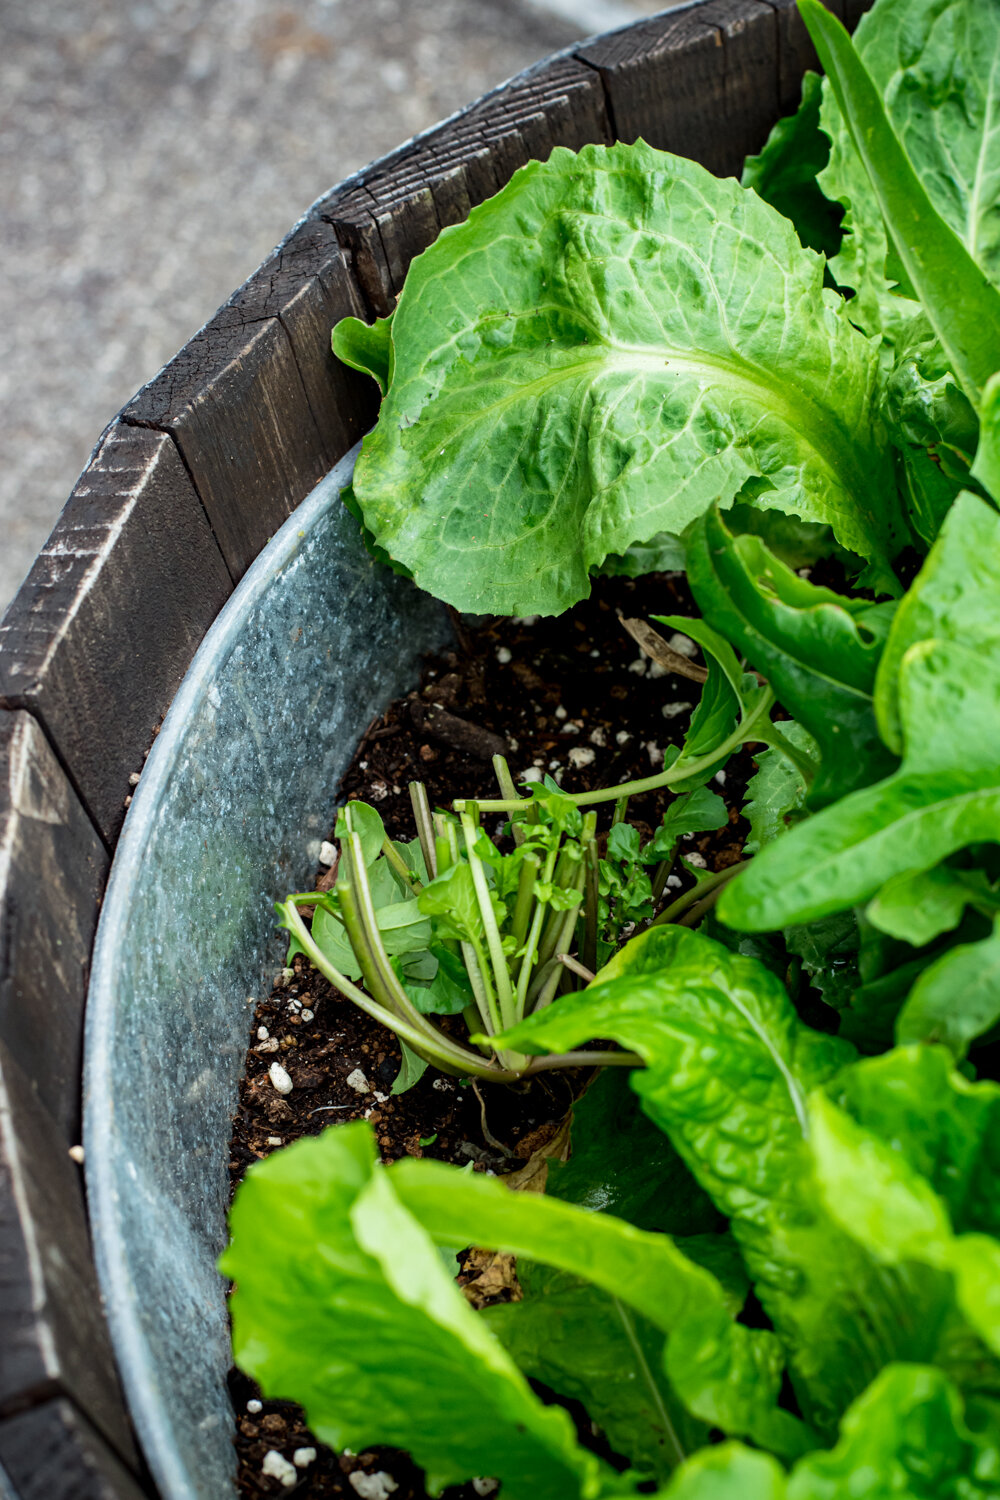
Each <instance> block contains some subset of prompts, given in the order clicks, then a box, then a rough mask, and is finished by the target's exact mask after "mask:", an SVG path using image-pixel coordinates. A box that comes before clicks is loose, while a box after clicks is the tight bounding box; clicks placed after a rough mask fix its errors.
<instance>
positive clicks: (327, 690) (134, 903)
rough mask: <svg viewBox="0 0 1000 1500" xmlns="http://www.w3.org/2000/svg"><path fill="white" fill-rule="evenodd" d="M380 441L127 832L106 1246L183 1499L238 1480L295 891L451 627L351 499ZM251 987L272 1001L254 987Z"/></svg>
mask: <svg viewBox="0 0 1000 1500" xmlns="http://www.w3.org/2000/svg"><path fill="white" fill-rule="evenodd" d="M356 452H357V450H356V449H355V450H352V452H351V453H349V454H348V455H347V456H346V458H344V459H343V460H342V461H341V463H340V464H338V466H337V467H336V469H334V470H333V471H332V473H331V474H330V475H329V476H328V477H327V478H326V479H324V480H323V481H322V483H321V484H320V485H318V487H317V488H316V490H315V491H314V492H313V494H312V495H311V496H310V497H309V498H308V499H307V500H306V501H304V502H303V504H302V505H301V506H300V507H299V509H298V510H297V511H296V512H295V514H294V515H293V516H292V517H291V518H290V519H289V520H288V522H287V523H286V524H285V525H284V526H283V527H282V528H281V530H280V531H279V532H278V533H277V535H276V536H275V537H274V538H273V539H272V541H271V542H270V543H269V544H268V546H267V547H266V548H265V549H264V551H263V552H262V553H261V555H260V556H259V557H258V559H257V560H256V562H255V563H254V564H253V566H252V567H251V568H250V570H249V571H248V573H247V574H246V576H245V578H244V579H243V581H242V583H241V584H240V586H239V588H238V589H237V590H236V593H235V594H234V595H233V597H232V599H231V600H230V601H229V603H228V604H227V605H226V607H225V608H224V609H223V611H222V613H221V614H220V615H219V617H218V619H217V621H216V622H215V624H214V625H213V626H212V628H211V630H210V631H209V633H208V635H207V636H206V637H205V640H204V642H203V644H202V646H201V647H200V649H199V651H198V653H197V655H196V656H195V658H194V661H193V662H192V665H191V668H190V670H189V672H188V673H187V676H186V677H185V679H184V682H183V684H182V686H181V689H180V691H179V693H178V695H177V697H176V699H175V700H174V703H173V706H172V707H171V709H170V712H169V714H168V715H167V717H166V719H165V721H164V725H163V729H162V730H161V732H160V735H159V737H158V738H157V740H156V742H155V744H154V746H153V749H152V751H151V752H150V755H149V758H148V760H147V762H146V766H145V769H144V771H143V775H142V780H141V782H140V784H139V786H138V789H137V791H136V793H135V797H134V800H133V802H132V806H131V807H130V809H129V812H128V815H127V818H126V821H125V827H124V830H123V833H122V837H121V840H120V842H119V845H118V850H117V854H116V856H115V861H114V865H113V867H112V873H111V879H110V882H109V885H108V890H107V895H106V898H105V903H104V909H103V913H102V917H101V923H100V927H99V929H98V935H97V943H96V946H95V949H94V961H93V970H92V977H91V984H90V993H89V999H88V1009H87V1024H86V1063H85V1069H84V1141H85V1150H86V1174H87V1191H88V1197H89V1205H90V1216H91V1223H92V1229H93V1237H94V1250H95V1257H96V1261H97V1269H98V1275H99V1277H100V1282H101V1288H102V1292H103V1295H104V1298H105V1301H106V1305H107V1313H108V1319H109V1322H110V1325H111V1332H112V1337H113V1340H114V1345H115V1352H116V1355H117V1358H118V1363H119V1367H120V1369H121V1373H122V1378H123V1381H124V1385H125V1390H126V1395H127V1398H128V1402H129V1407H130V1409H131V1414H132V1418H133V1421H134V1422H135V1426H136V1429H137V1431H138V1434H139V1438H140V1441H141V1443H142V1446H143V1449H144V1452H145V1455H146V1458H147V1460H148V1462H149V1466H150V1468H151V1470H152V1472H153V1476H154V1478H155V1479H156V1482H157V1484H158V1485H159V1487H160V1490H161V1493H162V1495H163V1497H164V1500H222V1497H223V1496H225V1495H226V1494H233V1493H235V1485H234V1479H235V1472H236V1460H235V1452H234V1450H233V1448H232V1427H233V1422H232V1412H231V1409H230V1406H229V1401H228V1397H227V1393H226V1384H225V1376H226V1371H227V1369H228V1367H229V1365H230V1363H231V1354H230V1346H229V1327H228V1319H227V1315H226V1305H225V1285H224V1283H223V1281H222V1280H221V1278H220V1277H219V1275H218V1274H217V1272H216V1270H215V1261H216V1257H217V1256H218V1254H219V1252H220V1251H221V1249H222V1247H223V1243H224V1239H225V1212H226V1205H227V1197H228V1182H227V1172H226V1164H227V1160H228V1142H229V1134H230V1120H231V1117H232V1114H233V1112H234V1110H235V1107H236V1102H237V1084H238V1080H239V1076H240V1072H241V1069H242V1063H243V1057H244V1054H245V1050H246V1045H247V1035H248V1024H249V1011H248V1007H249V1005H250V1004H252V1001H253V999H254V998H255V997H256V996H258V995H260V994H261V993H262V991H264V990H266V989H267V988H269V980H270V976H271V975H272V974H273V972H274V970H275V969H276V968H277V967H279V966H280V964H281V960H282V955H283V947H282V944H281V943H280V941H279V940H278V937H277V935H276V933H275V928H274V913H273V909H272V902H273V901H274V900H276V899H277V898H279V897H281V896H283V895H285V894H286V893H287V892H288V891H291V890H295V889H301V888H302V887H303V886H308V885H309V884H311V881H312V878H313V874H314V871H315V867H316V863H317V859H318V854H319V845H320V841H321V840H322V839H323V838H325V837H326V835H327V833H328V831H329V826H330V818H331V808H332V805H333V793H334V789H335V787H336V784H337V781H338V779H339V777H340V775H341V774H342V773H343V771H344V770H345V768H346V766H347V765H348V763H349V761H350V758H351V755H352V753H353V751H354V747H355V746H356V744H357V742H358V738H359V736H360V734H361V732H362V731H363V729H364V727H365V726H366V725H367V724H368V723H369V721H370V720H371V718H372V716H373V714H374V713H376V712H377V711H378V709H379V708H381V707H382V706H383V705H384V704H385V703H386V702H387V700H389V699H390V698H391V697H393V696H395V695H397V694H398V693H399V692H400V691H401V690H403V689H405V688H406V687H408V686H409V685H410V684H411V683H412V682H413V681H414V680H415V679H416V676H417V672H418V661H419V657H420V655H421V653H423V652H426V651H428V650H431V649H433V648H434V647H435V646H437V645H439V644H441V643H442V642H443V641H444V640H445V639H447V635H448V629H447V622H446V620H445V616H444V612H443V611H442V609H441V607H440V606H439V605H438V604H436V603H435V602H434V601H433V600H431V599H430V598H429V597H428V596H427V595H425V594H421V593H420V592H419V591H418V590H417V589H415V588H414V587H413V586H412V585H410V584H407V583H405V582H404V581H403V580H401V579H398V578H395V577H394V576H393V575H392V574H391V573H389V572H388V571H387V570H385V569H382V568H379V567H378V566H377V565H376V564H374V563H373V562H372V561H371V559H370V558H369V557H368V555H367V553H366V552H365V550H364V547H363V545H362V543H361V540H360V537H359V535H358V529H357V525H356V523H355V522H354V521H353V520H352V519H351V517H350V516H349V515H348V514H347V512H346V511H345V510H344V508H343V506H342V505H341V504H340V502H339V499H338V495H339V491H340V488H341V487H342V486H343V485H344V484H345V483H346V482H347V480H348V479H349V478H350V475H351V472H352V470H353V465H354V458H355V454H356ZM248 997H249V999H248Z"/></svg>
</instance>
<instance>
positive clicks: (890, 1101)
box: [809, 1046, 1000, 1396]
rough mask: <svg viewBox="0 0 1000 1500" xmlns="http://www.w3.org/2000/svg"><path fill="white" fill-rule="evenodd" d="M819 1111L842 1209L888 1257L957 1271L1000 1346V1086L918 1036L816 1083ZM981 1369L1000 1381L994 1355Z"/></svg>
mask: <svg viewBox="0 0 1000 1500" xmlns="http://www.w3.org/2000/svg"><path fill="white" fill-rule="evenodd" d="M830 1096H832V1097H830ZM809 1115H810V1127H811V1128H810V1142H809V1144H810V1151H811V1154H812V1157H813V1161H814V1163H815V1171H816V1180H817V1182H818V1184H819V1189H820V1192H821V1194H822V1196H823V1200H824V1202H825V1203H826V1207H827V1211H828V1213H829V1214H830V1216H831V1218H832V1219H833V1220H834V1221H835V1222H836V1223H838V1224H839V1225H840V1226H841V1228H842V1229H843V1230H844V1231H845V1232H846V1233H847V1234H850V1235H851V1236H852V1237H853V1238H854V1239H856V1240H857V1241H858V1242H859V1243H860V1244H863V1245H865V1246H866V1248H867V1249H869V1250H870V1251H871V1252H872V1254H873V1255H875V1256H876V1257H877V1258H878V1259H879V1260H881V1261H882V1262H884V1263H885V1264H887V1265H898V1264H901V1263H902V1262H904V1261H919V1262H922V1263H923V1264H925V1265H927V1266H930V1267H933V1268H935V1269H936V1270H938V1271H941V1272H946V1273H950V1275H951V1276H952V1277H953V1278H954V1289H955V1298H956V1301H957V1304H958V1307H959V1308H960V1309H961V1312H962V1314H963V1315H964V1317H965V1319H966V1321H967V1322H968V1324H969V1326H970V1327H971V1328H973V1329H975V1330H976V1332H977V1333H978V1334H979V1335H980V1337H981V1338H982V1339H983V1340H984V1342H985V1343H986V1344H987V1345H988V1346H989V1347H990V1348H991V1349H992V1350H993V1352H994V1354H997V1353H1000V1241H998V1240H997V1239H996V1238H994V1236H993V1234H991V1233H984V1232H983V1231H984V1230H992V1229H995V1228H996V1227H997V1223H998V1219H1000V1210H998V1206H997V1187H998V1185H1000V1172H998V1170H997V1161H996V1153H997V1144H998V1141H1000V1087H998V1086H997V1085H996V1084H993V1083H980V1084H971V1083H969V1082H968V1081H967V1080H966V1079H965V1078H963V1077H962V1076H961V1074H959V1073H952V1072H951V1071H950V1059H949V1057H948V1054H947V1053H946V1052H943V1051H941V1050H939V1049H933V1048H928V1047H920V1046H912V1047H907V1048H900V1049H897V1050H896V1051H894V1052H891V1053H888V1054H886V1055H885V1056H884V1057H879V1058H871V1059H868V1060H866V1061H864V1062H860V1063H857V1064H856V1065H855V1066H854V1067H853V1068H852V1069H848V1070H846V1071H845V1072H844V1073H843V1074H841V1076H840V1077H839V1078H838V1079H837V1080H836V1081H835V1083H834V1084H833V1085H832V1086H831V1087H830V1088H829V1090H828V1092H827V1093H824V1092H822V1091H817V1092H816V1093H815V1094H814V1095H813V1097H812V1099H811V1100H810V1109H809ZM912 1311H913V1314H914V1315H915V1316H922V1315H923V1310H922V1309H916V1308H914V1309H913V1310H912ZM940 1358H941V1359H944V1358H946V1356H945V1355H942V1356H940ZM980 1378H981V1380H983V1381H984V1382H985V1383H987V1384H988V1387H989V1389H990V1392H991V1394H992V1395H994V1396H995V1395H996V1394H998V1393H1000V1367H998V1366H997V1365H996V1364H995V1363H994V1364H993V1366H992V1368H990V1367H989V1366H988V1365H987V1366H985V1367H984V1370H983V1374H982V1376H981V1377H980Z"/></svg>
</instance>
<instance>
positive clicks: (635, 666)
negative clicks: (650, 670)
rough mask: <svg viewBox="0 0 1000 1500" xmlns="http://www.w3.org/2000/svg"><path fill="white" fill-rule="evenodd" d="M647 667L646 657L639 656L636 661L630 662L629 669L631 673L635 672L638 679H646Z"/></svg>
mask: <svg viewBox="0 0 1000 1500" xmlns="http://www.w3.org/2000/svg"><path fill="white" fill-rule="evenodd" d="M647 665H648V663H647V661H646V658H645V657H644V656H637V657H636V659H635V661H630V662H629V664H628V669H629V671H630V672H634V673H635V675H636V676H637V677H645V675H646V667H647Z"/></svg>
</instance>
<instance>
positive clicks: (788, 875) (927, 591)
mask: <svg viewBox="0 0 1000 1500" xmlns="http://www.w3.org/2000/svg"><path fill="white" fill-rule="evenodd" d="M998 584H1000V516H998V515H997V513H996V511H994V510H993V508H992V507H991V506H990V505H989V504H988V503H987V502H986V501H984V500H981V499H979V498H978V497H977V496H975V495H971V494H969V493H965V494H963V495H961V496H960V497H959V499H958V500H957V501H956V502H955V505H954V506H953V508H952V510H951V512H950V513H949V515H948V517H947V520H946V521H945V524H944V526H943V527H942V529H941V534H940V536H939V537H938V540H937V542H936V543H935V545H934V547H933V548H932V550H931V553H930V555H929V557H928V558H927V561H926V562H925V564H924V566H923V568H922V570H921V572H920V574H919V575H918V577H917V579H916V580H915V582H914V584H913V586H912V587H911V589H910V590H909V592H908V594H907V595H906V598H905V599H904V600H903V602H902V603H901V604H900V606H899V608H898V610H897V612H896V617H895V619H894V621H893V624H892V627H891V629H890V631H889V638H888V641H887V643H886V646H885V650H884V652H883V654H882V660H881V662H880V663H879V668H878V673H877V676H876V680H875V711H876V715H877V717H878V721H879V726H880V728H881V730H882V734H883V736H884V738H885V739H886V740H887V741H888V742H889V743H890V744H891V745H892V746H893V748H896V746H897V745H899V747H900V748H902V750H903V763H902V765H901V766H900V769H899V770H898V771H897V772H896V773H895V774H894V775H892V776H890V777H888V778H887V779H886V780H885V781H881V782H878V783H876V785H874V786H871V787H867V788H865V789H864V790H862V791H858V792H854V793H853V794H852V795H850V796H848V797H845V798H843V799H841V801H839V802H838V803H836V804H835V805H834V806H833V807H828V808H825V809H824V810H823V811H822V812H820V813H817V814H816V816H815V817H812V818H810V819H808V820H807V821H806V822H804V823H801V824H799V825H798V826H797V827H795V828H793V829H791V830H790V832H789V833H788V834H787V835H786V836H785V837H784V838H781V839H778V840H776V841H775V842H774V843H773V844H771V845H770V846H769V847H768V848H766V849H764V850H763V851H762V853H761V854H759V855H758V856H757V857H756V858H755V859H754V860H753V861H752V862H751V864H750V865H749V866H748V868H747V869H746V870H744V871H743V872H742V873H741V874H740V875H738V876H737V877H736V879H735V880H734V881H733V882H732V884H731V885H730V886H728V887H727V888H726V890H725V891H724V892H723V894H722V898H721V900H720V902H719V916H720V918H721V919H722V920H723V921H725V922H727V923H729V924H730V925H731V926H733V927H736V928H739V929H742V930H749V931H752V932H756V931H768V930H770V929H772V928H775V927H784V926H786V925H789V924H792V923H800V922H809V921H813V920H815V919H816V918H818V917H822V916H826V915H828V914H830V913H832V912H837V911H844V910H846V909H847V908H848V907H851V906H854V905H856V904H858V903H859V902H862V901H868V900H869V899H870V898H871V897H872V896H874V895H875V894H876V892H877V891H879V889H880V888H881V887H882V886H883V885H884V884H885V883H886V882H887V881H888V880H890V879H892V878H893V877H895V876H898V875H902V874H904V873H905V872H907V871H910V870H916V869H926V868H927V867H929V866H931V865H934V864H938V863H940V862H941V861H942V860H944V859H946V858H947V857H948V856H949V855H950V854H953V853H954V852H955V851H957V850H959V849H962V848H964V847H965V846H966V845H967V844H972V843H976V842H994V841H997V840H1000V761H998V759H997V752H996V725H997V716H998V714H1000V623H998V622H1000V613H998V612H997V609H996V598H997V593H998Z"/></svg>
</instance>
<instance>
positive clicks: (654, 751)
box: [646, 740, 663, 770]
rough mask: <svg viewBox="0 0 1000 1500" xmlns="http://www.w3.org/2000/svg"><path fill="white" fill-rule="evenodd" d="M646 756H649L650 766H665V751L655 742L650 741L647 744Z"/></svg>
mask: <svg viewBox="0 0 1000 1500" xmlns="http://www.w3.org/2000/svg"><path fill="white" fill-rule="evenodd" d="M646 754H647V755H648V756H649V764H650V765H651V766H652V767H653V768H654V770H655V768H656V767H657V766H662V765H663V751H662V750H661V749H660V747H659V745H658V744H657V743H656V741H655V740H649V741H647V744H646Z"/></svg>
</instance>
